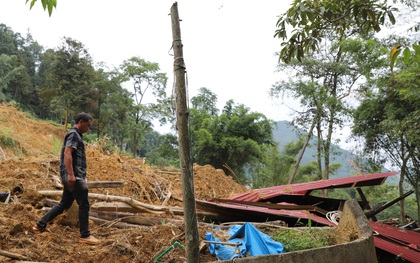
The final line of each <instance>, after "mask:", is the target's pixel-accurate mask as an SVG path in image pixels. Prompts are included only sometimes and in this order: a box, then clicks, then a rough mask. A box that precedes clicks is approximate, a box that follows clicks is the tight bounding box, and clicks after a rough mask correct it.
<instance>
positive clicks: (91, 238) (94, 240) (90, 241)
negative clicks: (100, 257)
mask: <svg viewBox="0 0 420 263" xmlns="http://www.w3.org/2000/svg"><path fill="white" fill-rule="evenodd" d="M80 243H84V244H88V245H99V244H100V243H101V241H100V240H99V239H97V238H96V237H94V236H88V237H82V238H80Z"/></svg>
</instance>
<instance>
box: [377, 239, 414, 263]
mask: <svg viewBox="0 0 420 263" xmlns="http://www.w3.org/2000/svg"><path fill="white" fill-rule="evenodd" d="M373 241H374V242H375V247H377V248H380V249H382V250H385V251H387V252H389V253H391V254H394V255H396V256H399V257H401V258H403V259H406V260H408V261H410V262H413V263H419V262H420V252H418V251H415V250H412V249H410V248H409V247H407V246H404V245H400V244H396V243H394V242H391V241H388V240H386V239H384V238H381V237H378V236H374V237H373Z"/></svg>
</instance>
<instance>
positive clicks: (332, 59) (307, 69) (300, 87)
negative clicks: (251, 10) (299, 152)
mask: <svg viewBox="0 0 420 263" xmlns="http://www.w3.org/2000/svg"><path fill="white" fill-rule="evenodd" d="M331 41H332V42H331ZM324 45H325V46H324V48H323V49H322V50H323V51H322V52H321V51H320V52H319V53H318V54H314V55H308V56H306V57H305V58H304V59H302V60H301V61H299V60H296V59H294V60H291V61H290V62H289V63H288V64H285V63H280V64H279V71H285V72H288V75H289V80H288V82H286V81H280V82H278V83H276V85H275V86H273V88H272V89H271V90H270V94H271V96H272V97H274V98H280V97H282V96H283V95H287V96H290V97H292V98H294V99H299V100H300V103H301V107H302V109H301V110H300V111H299V112H296V116H295V118H294V120H293V124H294V125H296V126H298V127H299V128H301V129H303V130H308V131H309V136H312V133H314V134H315V135H316V136H317V139H318V140H317V145H316V147H317V162H316V163H317V166H318V174H319V177H318V178H319V179H329V177H330V174H331V173H333V172H335V171H337V167H333V166H332V164H331V163H330V159H331V156H332V155H333V154H334V151H333V150H334V149H333V147H332V139H333V135H334V131H335V130H336V129H338V128H341V127H343V126H344V125H345V124H346V122H347V120H348V119H349V118H350V117H351V115H350V113H351V105H349V104H348V103H349V101H350V100H351V97H350V95H351V94H352V93H355V92H356V91H357V89H358V88H359V86H358V85H356V83H358V82H360V81H366V80H368V79H369V78H371V76H372V72H373V71H374V70H376V69H378V68H379V69H380V68H381V67H385V66H386V65H387V62H386V61H385V57H384V54H385V52H386V50H385V49H384V48H381V46H380V45H379V44H378V43H377V42H376V41H373V40H368V41H363V40H360V39H351V38H350V39H345V40H341V41H339V40H337V39H335V38H331V39H330V41H325V42H324ZM381 56H382V57H383V59H380V58H381ZM378 58H379V59H378ZM309 127H310V128H309ZM312 130H314V132H312ZM309 138H310V137H309ZM305 146H306V145H305ZM303 150H304V148H303ZM321 175H322V177H321Z"/></svg>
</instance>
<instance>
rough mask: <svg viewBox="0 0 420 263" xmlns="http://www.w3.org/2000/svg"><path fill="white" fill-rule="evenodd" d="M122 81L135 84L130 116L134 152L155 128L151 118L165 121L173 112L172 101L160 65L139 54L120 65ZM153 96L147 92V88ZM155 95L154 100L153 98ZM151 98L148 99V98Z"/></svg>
mask: <svg viewBox="0 0 420 263" xmlns="http://www.w3.org/2000/svg"><path fill="white" fill-rule="evenodd" d="M120 69H121V76H122V80H123V81H125V82H129V83H130V84H131V85H132V87H133V90H134V92H133V97H134V105H133V108H132V114H131V116H130V118H129V126H128V131H129V134H130V136H131V145H132V151H133V154H134V155H137V148H138V146H139V142H141V140H142V138H143V136H144V135H145V134H146V133H147V132H150V131H151V130H152V127H153V124H152V120H153V119H155V118H159V120H160V122H161V123H165V122H166V121H167V119H168V118H169V114H170V100H169V98H167V97H166V91H165V89H166V82H167V77H166V74H165V73H161V72H159V71H160V68H159V65H158V64H157V63H152V62H149V61H146V60H144V59H142V58H139V57H132V58H130V59H128V60H125V61H124V62H123V63H122V65H121V66H120ZM149 90H150V92H149V93H151V96H150V95H149V97H148V96H147V95H148V91H149ZM149 98H153V99H154V100H150V99H149ZM148 99H149V101H148Z"/></svg>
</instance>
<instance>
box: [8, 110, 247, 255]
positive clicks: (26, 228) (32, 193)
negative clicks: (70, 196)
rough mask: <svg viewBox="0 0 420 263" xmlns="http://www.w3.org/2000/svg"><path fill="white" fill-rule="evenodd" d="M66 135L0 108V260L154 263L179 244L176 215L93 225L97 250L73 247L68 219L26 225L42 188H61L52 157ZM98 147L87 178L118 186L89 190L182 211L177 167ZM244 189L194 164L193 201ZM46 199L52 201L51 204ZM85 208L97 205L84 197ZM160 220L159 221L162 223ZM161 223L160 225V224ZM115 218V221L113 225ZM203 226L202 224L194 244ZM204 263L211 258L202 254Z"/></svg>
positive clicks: (178, 251) (37, 211)
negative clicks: (43, 227)
mask: <svg viewBox="0 0 420 263" xmlns="http://www.w3.org/2000/svg"><path fill="white" fill-rule="evenodd" d="M64 134H65V131H64V130H63V128H62V127H61V126H59V125H55V124H52V123H48V122H44V121H39V120H35V119H34V118H31V116H29V115H27V114H26V113H23V112H20V111H19V110H18V109H16V108H14V107H11V106H7V105H5V104H3V105H0V200H1V202H0V211H1V212H0V247H1V250H0V262H14V261H15V260H16V259H18V260H25V261H38V262H41V261H42V262H110V263H111V262H112V263H114V262H152V261H153V259H155V258H156V257H158V256H159V255H161V254H162V252H163V251H165V250H166V249H167V248H169V247H171V245H173V244H174V242H179V243H181V244H185V237H184V231H183V230H184V227H183V224H178V223H176V222H182V216H180V215H175V214H165V215H156V214H147V213H142V216H145V217H150V218H153V217H157V218H158V220H161V223H160V224H149V225H147V226H144V225H138V226H137V227H130V228H117V227H115V226H116V224H110V223H103V224H98V223H94V222H93V221H92V222H91V224H92V225H91V231H92V233H93V234H94V235H95V236H96V237H98V238H99V239H101V240H102V243H101V244H100V245H97V246H89V245H85V244H80V243H79V233H78V228H77V226H76V225H73V224H69V223H68V220H66V215H65V214H63V215H61V216H60V217H58V218H57V219H56V220H54V221H53V222H52V224H50V225H49V226H48V230H47V231H46V232H43V233H38V234H37V233H34V231H33V230H32V226H33V225H34V223H35V222H36V221H37V220H38V219H39V218H40V217H41V216H42V215H43V214H44V213H45V210H46V209H47V208H46V205H45V201H47V200H59V197H48V198H47V197H46V196H44V195H41V194H40V193H39V191H40V190H57V189H58V187H59V183H58V182H59V180H58V178H59V177H58V176H59V175H58V171H59V158H58V153H59V150H60V147H61V141H62V139H63V136H64ZM101 145H102V144H101V142H98V143H94V144H89V145H88V146H87V158H88V159H87V162H88V180H89V181H90V182H94V181H96V182H97V181H101V182H103V181H111V182H116V181H120V182H123V184H124V186H123V187H119V188H94V189H91V190H90V193H98V194H103V195H112V196H121V197H129V198H132V199H134V200H137V201H139V202H143V203H145V204H149V205H159V206H160V205H162V204H164V205H165V206H169V207H179V208H181V210H182V202H181V200H182V190H181V189H182V188H181V173H180V170H179V169H177V168H175V167H153V166H149V165H147V164H144V162H143V160H142V159H138V158H136V159H133V158H128V157H126V156H122V155H118V154H104V152H103V151H102V149H101ZM245 191H247V190H246V189H245V187H243V186H242V185H239V184H237V183H236V182H235V181H234V180H233V179H232V178H231V177H229V176H226V174H225V173H224V172H223V171H222V170H217V169H215V168H213V167H212V166H208V165H207V166H198V165H194V192H195V196H196V199H199V200H211V199H213V198H225V197H229V196H230V195H234V194H239V193H243V192H245ZM49 198H50V199H49ZM90 201H91V204H92V205H93V204H95V203H96V202H98V200H95V199H92V198H91V199H90ZM162 218H163V220H162ZM165 219H166V220H165ZM117 221H118V220H116V221H115V223H117ZM208 230H209V229H208V226H206V225H205V224H203V225H200V227H199V233H200V240H203V239H204V237H205V232H206V231H208ZM201 255H202V262H206V261H207V262H208V261H212V260H214V259H213V258H211V256H210V255H209V254H208V252H207V250H203V251H202V252H201ZM158 262H185V250H183V249H182V248H181V247H178V246H174V248H173V249H172V250H171V251H170V252H168V253H167V254H164V255H163V256H162V257H161V258H160V260H159V261H158Z"/></svg>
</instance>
